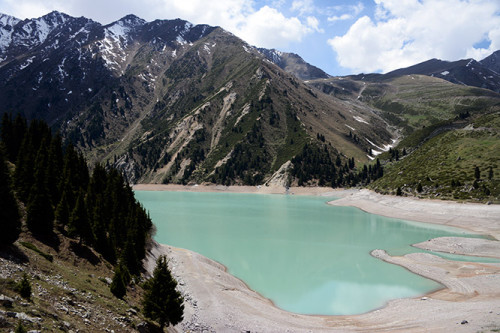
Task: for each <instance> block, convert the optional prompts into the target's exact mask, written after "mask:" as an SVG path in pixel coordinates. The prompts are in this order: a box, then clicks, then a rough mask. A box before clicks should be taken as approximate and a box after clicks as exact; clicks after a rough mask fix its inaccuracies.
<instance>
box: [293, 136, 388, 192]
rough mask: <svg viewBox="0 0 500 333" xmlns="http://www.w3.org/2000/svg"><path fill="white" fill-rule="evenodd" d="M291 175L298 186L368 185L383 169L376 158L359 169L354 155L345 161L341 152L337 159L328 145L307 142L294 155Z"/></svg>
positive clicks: (381, 173) (381, 174) (378, 176)
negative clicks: (315, 183)
mask: <svg viewBox="0 0 500 333" xmlns="http://www.w3.org/2000/svg"><path fill="white" fill-rule="evenodd" d="M292 164H293V168H292V169H291V173H290V174H291V176H292V177H294V178H295V179H297V181H298V185H299V186H304V185H306V184H307V183H310V182H316V181H317V183H318V185H319V186H331V187H333V188H335V187H342V186H356V185H366V184H368V183H370V182H372V181H374V180H375V179H378V178H380V177H382V176H383V175H384V169H383V167H382V166H381V164H380V161H379V160H378V159H377V161H376V164H374V165H368V166H367V165H364V166H363V168H362V169H360V170H356V168H355V162H354V158H350V159H348V160H347V161H346V162H344V163H342V160H341V158H340V156H339V155H337V156H336V158H335V161H334V160H333V159H332V153H331V152H330V151H329V149H328V146H327V145H322V146H320V145H319V144H315V143H312V144H306V145H305V146H304V148H303V149H302V152H301V153H300V154H298V155H296V156H295V157H294V158H293V159H292Z"/></svg>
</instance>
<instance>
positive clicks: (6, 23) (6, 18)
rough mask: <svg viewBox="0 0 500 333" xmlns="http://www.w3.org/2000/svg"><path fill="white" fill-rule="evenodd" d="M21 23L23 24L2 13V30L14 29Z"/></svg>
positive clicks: (0, 15) (0, 23)
mask: <svg viewBox="0 0 500 333" xmlns="http://www.w3.org/2000/svg"><path fill="white" fill-rule="evenodd" d="M19 22H21V20H20V19H18V18H16V17H14V16H10V15H6V14H2V13H0V28H8V27H9V26H10V27H13V26H15V25H16V24H18V23H19Z"/></svg>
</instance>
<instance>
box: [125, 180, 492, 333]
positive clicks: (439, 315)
mask: <svg viewBox="0 0 500 333" xmlns="http://www.w3.org/2000/svg"><path fill="white" fill-rule="evenodd" d="M152 186H153V187H154V188H156V189H157V190H159V188H158V187H157V186H158V185H152ZM169 186H170V185H169ZM184 188H186V187H184ZM199 188H204V189H205V190H207V188H206V187H205V186H199ZM230 188H233V189H230ZM134 189H137V190H139V189H142V190H151V186H150V188H149V189H145V188H140V187H138V186H135V187H134ZM188 189H189V190H196V187H188ZM161 190H165V188H163V189H161ZM167 190H182V189H181V188H180V187H177V188H175V189H172V188H170V189H167ZM259 190H260V191H263V190H262V188H254V187H248V188H247V189H244V188H239V187H223V188H219V189H217V188H213V189H212V190H211V191H231V192H247V193H248V192H250V193H261V192H259ZM264 190H265V191H267V192H264V193H283V189H279V188H277V189H274V190H270V189H264ZM307 190H309V192H308V191H307ZM273 191H274V192H273ZM280 191H281V192H280ZM290 191H294V193H296V194H299V192H300V194H309V195H311V194H312V195H322V194H326V195H334V196H336V197H341V199H339V200H335V201H333V202H330V204H333V205H340V206H355V207H358V208H360V209H363V210H365V211H367V212H370V213H375V214H379V215H384V216H388V217H395V218H401V219H405V220H412V221H421V222H429V223H436V224H444V225H449V226H454V227H459V228H463V229H466V230H468V231H471V232H475V233H479V234H483V235H489V236H490V237H491V238H492V239H491V240H486V239H477V238H455V237H442V238H437V239H435V240H430V241H429V242H424V243H421V244H417V245H416V246H417V247H420V248H424V249H430V250H435V251H443V252H448V253H455V254H465V255H477V256H488V257H497V258H500V251H499V249H500V245H499V244H500V242H499V241H497V240H496V239H499V238H500V206H498V205H482V204H462V203H455V202H445V201H436V200H419V199H413V198H404V197H394V196H383V195H379V194H376V193H374V192H371V191H368V190H348V191H332V190H331V189H298V190H295V189H290ZM162 254H165V255H167V256H168V258H169V260H170V267H171V269H172V272H173V274H174V276H175V277H176V279H177V280H178V282H179V289H180V291H181V292H182V294H183V295H184V298H185V302H184V304H185V314H184V321H183V322H182V323H181V324H179V325H177V326H176V327H175V329H176V330H177V331H179V332H185V331H191V332H247V331H250V332H326V331H328V332H443V331H446V330H449V331H453V332H479V331H486V332H489V331H491V330H495V329H500V264H499V263H473V262H457V261H450V260H446V259H443V258H440V257H437V256H435V255H432V254H427V253H413V254H408V255H405V256H402V257H391V256H389V255H388V254H387V253H386V252H385V251H383V250H380V249H374V251H372V255H373V256H374V257H376V258H379V259H380V260H384V261H386V262H389V263H392V264H396V265H400V266H402V267H405V268H406V269H408V270H410V271H412V272H414V273H416V274H419V275H422V276H424V277H427V278H429V279H433V280H435V281H437V282H439V283H441V284H442V285H443V286H444V288H443V289H441V290H438V291H436V292H433V293H431V294H428V295H424V296H421V297H418V298H408V299H397V300H393V301H390V302H389V303H388V304H386V306H385V307H383V308H381V309H378V310H375V311H371V312H369V313H366V314H361V315H353V316H308V315H299V314H294V313H290V312H286V311H284V310H281V309H279V308H277V307H276V306H274V305H273V303H272V302H271V301H270V300H268V299H266V298H264V297H262V296H261V295H259V294H258V293H256V292H254V291H252V290H250V289H249V288H248V287H247V286H246V285H245V283H243V282H242V281H241V280H239V279H237V278H235V277H234V276H232V275H230V274H228V273H227V272H226V270H225V267H224V266H223V265H221V264H219V263H217V262H214V261H212V260H210V259H208V258H206V257H203V256H201V255H200V254H197V253H194V252H192V251H189V250H184V249H179V248H174V247H171V246H168V245H162V244H155V246H154V247H153V248H152V249H151V251H150V252H149V254H148V257H147V259H146V267H147V269H148V271H149V272H152V270H153V269H154V265H155V261H156V258H157V257H158V256H159V255H162Z"/></svg>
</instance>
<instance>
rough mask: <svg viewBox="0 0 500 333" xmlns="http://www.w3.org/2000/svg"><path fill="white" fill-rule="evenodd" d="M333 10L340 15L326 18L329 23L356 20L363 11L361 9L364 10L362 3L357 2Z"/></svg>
mask: <svg viewBox="0 0 500 333" xmlns="http://www.w3.org/2000/svg"><path fill="white" fill-rule="evenodd" d="M333 9H334V11H335V12H341V13H342V14H337V15H333V16H330V17H328V21H329V22H336V21H347V20H352V19H354V18H356V17H357V16H358V15H359V14H360V13H361V12H362V11H363V9H365V6H364V5H363V3H361V2H358V3H357V4H355V5H349V6H335V7H333Z"/></svg>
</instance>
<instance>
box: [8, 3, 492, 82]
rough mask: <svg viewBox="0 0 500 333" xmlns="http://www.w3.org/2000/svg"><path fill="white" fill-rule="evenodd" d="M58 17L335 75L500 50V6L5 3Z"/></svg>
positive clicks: (13, 10) (22, 14) (18, 12)
mask: <svg viewBox="0 0 500 333" xmlns="http://www.w3.org/2000/svg"><path fill="white" fill-rule="evenodd" d="M53 10H57V11H60V12H64V13H66V14H68V15H71V16H75V17H80V16H85V17H88V18H91V19H93V20H94V21H97V22H100V23H102V24H108V23H111V22H114V21H116V20H118V19H120V18H121V17H123V16H125V15H127V14H135V15H137V16H139V17H141V18H143V19H145V20H147V21H153V20H155V19H174V18H181V19H184V20H187V21H190V22H191V23H193V24H209V25H212V26H221V27H222V28H224V29H226V30H228V31H230V32H232V33H233V34H235V35H236V36H238V37H240V38H242V39H243V40H245V41H246V42H248V43H249V44H251V45H254V46H257V47H265V48H275V49H277V50H280V51H284V52H293V53H296V54H298V55H300V56H301V57H302V58H304V60H306V61H307V62H309V63H311V64H312V65H315V66H317V67H319V68H321V69H323V70H324V71H325V72H327V73H328V74H330V75H348V74H358V73H373V72H378V73H385V72H388V71H391V70H394V69H397V68H403V67H407V66H411V65H414V64H417V63H419V62H422V61H426V60H429V59H431V58H438V59H442V60H448V61H454V60H458V59H465V58H474V59H476V60H481V59H483V58H485V57H486V56H488V55H490V54H491V53H493V52H494V51H496V50H499V49H500V0H352V1H349V0H211V1H207V0H140V1H138V0H44V1H40V0H0V13H4V14H8V15H12V16H15V17H17V18H19V19H25V18H36V17H40V16H43V15H45V14H47V13H49V12H51V11H53Z"/></svg>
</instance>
